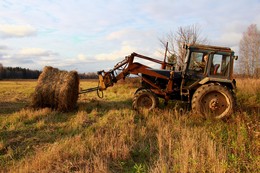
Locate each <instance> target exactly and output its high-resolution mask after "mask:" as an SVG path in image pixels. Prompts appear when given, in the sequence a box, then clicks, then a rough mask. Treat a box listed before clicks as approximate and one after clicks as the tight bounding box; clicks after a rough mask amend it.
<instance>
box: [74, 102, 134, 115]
mask: <svg viewBox="0 0 260 173" xmlns="http://www.w3.org/2000/svg"><path fill="white" fill-rule="evenodd" d="M120 109H132V99H127V100H123V101H122V100H120V101H111V100H99V99H91V100H86V101H79V102H78V110H79V111H82V110H83V111H86V112H87V113H90V112H91V111H92V110H98V112H108V111H110V110H120Z"/></svg>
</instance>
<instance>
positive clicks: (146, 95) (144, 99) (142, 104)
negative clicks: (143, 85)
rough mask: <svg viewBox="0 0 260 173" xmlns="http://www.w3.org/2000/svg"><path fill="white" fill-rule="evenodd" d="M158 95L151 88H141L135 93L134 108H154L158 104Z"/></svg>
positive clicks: (139, 109) (138, 109)
mask: <svg viewBox="0 0 260 173" xmlns="http://www.w3.org/2000/svg"><path fill="white" fill-rule="evenodd" d="M158 103H159V99H158V97H157V96H156V95H155V94H154V93H153V92H152V91H151V90H149V89H140V90H137V92H136V93H135V95H134V99H133V108H134V110H136V111H141V110H149V111H150V110H153V109H154V108H156V107H157V106H158Z"/></svg>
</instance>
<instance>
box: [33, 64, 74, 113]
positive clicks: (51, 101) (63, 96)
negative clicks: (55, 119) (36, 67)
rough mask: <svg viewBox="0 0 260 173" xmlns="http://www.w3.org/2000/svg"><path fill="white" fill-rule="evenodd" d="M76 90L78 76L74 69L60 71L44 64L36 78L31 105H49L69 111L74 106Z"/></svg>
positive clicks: (34, 106) (59, 109) (37, 106)
mask: <svg viewBox="0 0 260 173" xmlns="http://www.w3.org/2000/svg"><path fill="white" fill-rule="evenodd" d="M78 91H79V76H78V73H77V72H76V71H71V72H67V71H60V70H59V69H57V68H53V67H50V66H46V67H44V69H43V72H42V73H41V75H40V76H39V78H38V83H37V86H36V88H35V92H34V94H33V98H32V107H33V108H44V107H49V108H52V109H55V110H58V111H62V112H67V111H71V110H73V109H75V107H76V104H77V100H78Z"/></svg>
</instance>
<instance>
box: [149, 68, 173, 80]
mask: <svg viewBox="0 0 260 173" xmlns="http://www.w3.org/2000/svg"><path fill="white" fill-rule="evenodd" d="M149 70H151V71H153V72H156V73H158V74H160V75H163V76H166V77H168V78H169V77H170V75H171V74H170V73H171V70H164V69H153V68H149Z"/></svg>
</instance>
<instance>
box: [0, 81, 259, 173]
mask: <svg viewBox="0 0 260 173" xmlns="http://www.w3.org/2000/svg"><path fill="white" fill-rule="evenodd" d="M246 80H247V81H246V82H247V83H251V87H248V85H244V81H243V80H242V79H239V80H238V81H237V84H238V91H237V93H238V96H237V97H238V98H237V100H238V101H239V103H238V104H239V105H238V106H239V110H238V112H237V113H236V114H234V115H233V117H231V118H230V119H229V120H228V121H227V122H224V121H216V120H210V119H208V120H206V121H205V120H202V119H199V118H196V117H193V116H192V115H191V114H189V113H188V114H185V115H180V114H178V112H175V111H174V110H172V108H171V107H166V108H165V109H158V110H155V111H153V112H145V113H144V114H138V113H136V112H134V111H133V110H132V108H131V98H132V94H133V93H134V91H135V89H136V84H131V83H119V84H116V85H115V86H114V87H113V88H110V89H108V90H107V91H106V92H105V93H104V94H105V96H104V98H103V99H99V98H98V97H97V96H96V95H95V93H90V94H87V95H82V96H81V97H80V99H79V103H78V106H79V107H78V110H77V111H75V112H71V113H58V112H55V111H52V110H50V109H42V110H30V109H27V108H22V107H21V108H20V109H18V110H16V111H15V112H10V111H6V109H5V107H4V109H3V110H2V114H1V115H0V163H1V164H0V170H2V172H97V173H99V172H155V173H157V172H160V173H161V172H259V165H260V164H259V163H260V158H259V154H258V153H260V147H259V114H258V113H257V111H256V110H257V109H259V107H260V106H259V104H258V102H257V97H254V96H255V95H257V93H258V92H259V90H258V89H256V88H257V87H259V85H258V82H259V81H258V80H249V79H246ZM255 83H256V84H255ZM254 84H255V85H254ZM94 86H95V83H94V82H88V81H85V82H82V83H81V87H83V88H87V87H94ZM10 87H13V86H10ZM17 90H22V89H19V88H18V89H17ZM0 91H1V85H0ZM31 92H33V91H31ZM245 94H247V95H246V96H245ZM248 98H249V99H250V98H251V99H252V100H253V101H252V100H251V101H250V104H249V102H248V101H247V99H248ZM243 99H244V100H243ZM0 102H1V101H0ZM13 103H15V101H13V102H11V101H10V102H8V104H13ZM161 107H163V106H161ZM173 107H174V106H173ZM252 107H253V108H254V110H251V108H252Z"/></svg>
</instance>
